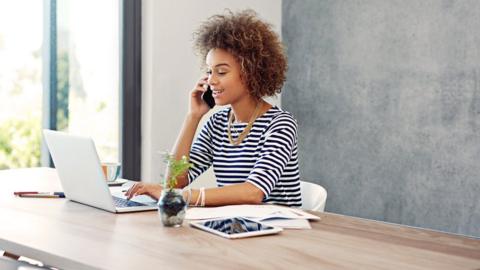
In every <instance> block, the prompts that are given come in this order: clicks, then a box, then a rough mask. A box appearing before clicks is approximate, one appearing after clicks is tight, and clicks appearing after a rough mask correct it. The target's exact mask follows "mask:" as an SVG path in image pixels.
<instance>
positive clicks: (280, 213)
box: [185, 204, 320, 220]
mask: <svg viewBox="0 0 480 270" xmlns="http://www.w3.org/2000/svg"><path fill="white" fill-rule="evenodd" d="M221 217H247V218H275V217H276V218H289V219H314V220H318V219H320V217H317V216H315V215H311V214H309V213H306V212H304V211H302V210H300V209H294V208H289V207H282V206H276V205H265V204H263V205H229V206H221V207H192V208H188V209H187V213H186V216H185V219H191V220H194V219H210V218H221Z"/></svg>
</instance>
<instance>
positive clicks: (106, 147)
mask: <svg viewBox="0 0 480 270" xmlns="http://www.w3.org/2000/svg"><path fill="white" fill-rule="evenodd" d="M27 7H28V8H27ZM42 33H43V34H42ZM42 44H43V46H42ZM140 67H141V1H136V0H123V1H117V0H107V1H93V0H82V1H74V0H62V1H56V0H45V1H38V0H16V1H1V2H0V169H6V168H17V167H34V166H40V165H43V166H48V165H51V161H50V159H49V156H48V152H47V150H46V148H45V146H43V147H42V146H41V145H42V143H41V142H42V139H41V129H42V128H49V129H56V130H63V131H68V132H70V133H75V134H80V135H86V136H90V137H93V139H94V140H95V143H96V146H97V150H98V153H99V156H100V159H101V160H102V161H117V160H118V161H121V162H122V165H123V176H124V177H128V178H130V179H139V178H140V153H141V149H140V140H141V133H140V130H141V123H140V111H141V102H140V100H141V75H140V74H141V73H140V71H141V69H140Z"/></svg>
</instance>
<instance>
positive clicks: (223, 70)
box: [206, 49, 250, 105]
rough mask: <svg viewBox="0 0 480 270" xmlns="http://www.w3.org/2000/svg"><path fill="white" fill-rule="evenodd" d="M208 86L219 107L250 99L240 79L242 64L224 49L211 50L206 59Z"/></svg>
mask: <svg viewBox="0 0 480 270" xmlns="http://www.w3.org/2000/svg"><path fill="white" fill-rule="evenodd" d="M206 63H207V74H208V84H209V85H210V88H211V89H212V91H213V98H214V99H215V103H216V104H217V105H227V104H235V103H238V102H239V101H242V100H244V99H248V98H250V94H249V92H248V89H247V87H246V86H245V84H244V83H243V81H242V79H241V78H240V74H241V68H240V64H239V63H237V60H236V59H235V57H233V55H231V54H230V53H228V52H227V51H225V50H222V49H211V50H210V51H209V52H208V54H207V57H206Z"/></svg>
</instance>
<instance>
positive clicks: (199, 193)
mask: <svg viewBox="0 0 480 270" xmlns="http://www.w3.org/2000/svg"><path fill="white" fill-rule="evenodd" d="M201 196H202V191H201V190H200V191H198V196H197V201H196V202H195V205H194V206H198V203H199V202H200V197H201Z"/></svg>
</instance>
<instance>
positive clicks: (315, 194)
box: [300, 181, 327, 212]
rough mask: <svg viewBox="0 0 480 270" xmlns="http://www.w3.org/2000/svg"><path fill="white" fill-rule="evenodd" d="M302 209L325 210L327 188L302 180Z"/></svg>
mask: <svg viewBox="0 0 480 270" xmlns="http://www.w3.org/2000/svg"><path fill="white" fill-rule="evenodd" d="M300 190H301V191H302V209H303V210H312V211H318V212H323V211H324V210H325V203H326V201H327V190H325V188H323V187H322V186H320V185H317V184H314V183H309V182H305V181H300Z"/></svg>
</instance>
